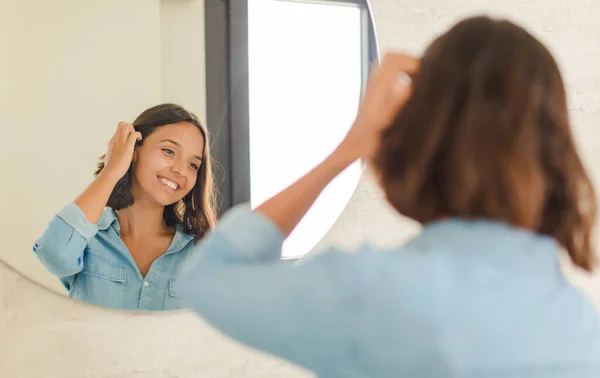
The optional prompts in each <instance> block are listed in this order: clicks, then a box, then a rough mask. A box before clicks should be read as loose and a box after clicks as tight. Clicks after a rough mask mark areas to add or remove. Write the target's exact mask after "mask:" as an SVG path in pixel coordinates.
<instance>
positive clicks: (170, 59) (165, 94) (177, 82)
mask: <svg viewBox="0 0 600 378" xmlns="http://www.w3.org/2000/svg"><path fill="white" fill-rule="evenodd" d="M160 36H161V45H160V47H161V57H162V65H161V83H162V102H174V103H177V104H180V105H182V106H184V107H185V108H187V109H189V110H191V111H192V112H194V113H195V114H196V115H197V116H198V117H199V118H200V120H202V121H203V122H206V75H205V71H206V70H205V67H206V62H205V57H204V1H203V0H161V1H160Z"/></svg>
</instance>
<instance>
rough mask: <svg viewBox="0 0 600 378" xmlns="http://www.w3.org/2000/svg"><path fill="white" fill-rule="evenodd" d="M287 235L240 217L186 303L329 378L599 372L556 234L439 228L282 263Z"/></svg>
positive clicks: (447, 224)
mask: <svg viewBox="0 0 600 378" xmlns="http://www.w3.org/2000/svg"><path fill="white" fill-rule="evenodd" d="M282 242H283V237H282V234H281V232H280V231H279V230H278V228H277V227H276V226H275V225H274V224H273V223H272V222H271V221H270V220H268V219H267V218H266V217H265V216H264V215H261V214H260V213H256V212H250V211H249V210H248V209H246V208H242V207H239V208H234V209H233V210H231V211H230V212H229V213H228V214H226V215H225V217H224V218H223V219H222V220H221V222H220V224H219V225H218V226H217V228H216V229H215V230H214V232H212V233H211V234H210V236H207V237H205V239H203V241H202V242H201V243H199V244H198V246H197V253H193V254H190V255H188V256H187V258H186V260H187V261H186V262H185V264H182V265H181V266H182V268H181V271H180V275H179V279H178V285H181V286H180V288H179V289H180V292H181V295H182V297H183V298H184V299H185V300H186V302H187V304H188V305H189V306H190V307H191V308H192V309H193V310H195V311H196V312H197V313H198V314H200V315H201V316H202V317H203V318H205V319H206V320H207V321H209V322H211V323H212V324H213V325H214V326H216V327H217V328H218V329H220V330H221V331H223V332H224V333H226V334H228V335H230V336H231V337H233V338H234V339H237V340H239V341H240V342H242V343H245V344H247V345H249V346H252V347H255V348H258V349H261V350H264V351H267V352H270V353H272V354H275V355H277V356H279V357H282V358H284V359H287V360H289V361H291V362H293V363H296V364H298V365H300V366H302V367H304V368H306V369H309V370H310V371H312V372H314V373H316V374H317V375H318V376H321V377H328V378H332V377H346V378H358V377H364V378H367V377H368V378H383V377H386V378H387V377H390V378H391V377H411V378H421V377H423V378H424V377H427V378H433V377H436V378H438V377H439V378H442V377H443V378H451V377H473V378H490V377H494V378H515V377H523V378H525V377H527V378H536V377H547V378H549V377H553V378H557V377H561V378H583V377H585V378H598V377H600V320H599V315H598V313H597V312H596V310H595V309H594V307H593V306H592V304H591V303H590V302H589V301H588V300H587V299H586V298H585V297H584V296H583V295H582V294H581V293H580V292H579V291H578V290H576V289H575V288H574V287H572V286H571V285H570V284H569V283H568V282H567V281H566V279H565V278H564V277H563V275H562V273H561V270H560V268H559V263H558V253H559V246H558V245H557V243H555V241H554V240H553V239H551V238H549V237H545V236H540V235H537V234H534V233H530V232H527V231H524V230H520V229H516V228H512V227H509V226H507V225H504V224H502V223H497V222H492V221H485V220H474V221H466V220H460V219H449V220H443V221H438V222H435V223H431V224H429V225H427V226H426V227H424V229H423V230H422V232H421V233H420V235H418V236H416V237H415V238H414V239H412V240H410V241H409V242H408V243H406V244H405V245H403V246H401V247H398V248H393V249H389V250H385V251H384V250H381V249H378V248H376V247H374V246H369V245H364V246H363V247H362V248H360V249H359V250H358V251H356V253H352V254H348V253H342V252H341V251H339V250H336V249H335V248H331V249H330V250H328V251H326V252H325V253H323V254H322V255H318V256H316V257H314V258H312V259H309V260H308V261H306V262H304V263H301V264H295V265H292V266H290V265H288V264H286V263H282V262H280V261H278V259H279V256H280V253H281V246H282Z"/></svg>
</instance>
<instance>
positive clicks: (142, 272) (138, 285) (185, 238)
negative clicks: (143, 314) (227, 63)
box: [34, 104, 215, 310]
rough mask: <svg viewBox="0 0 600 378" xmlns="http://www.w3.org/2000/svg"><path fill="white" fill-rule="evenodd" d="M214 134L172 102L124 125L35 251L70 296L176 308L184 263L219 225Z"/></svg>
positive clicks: (100, 302)
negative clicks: (178, 277)
mask: <svg viewBox="0 0 600 378" xmlns="http://www.w3.org/2000/svg"><path fill="white" fill-rule="evenodd" d="M210 164H211V161H210V154H209V149H208V133H207V131H206V129H205V127H204V126H203V125H202V124H201V123H200V122H199V121H198V118H197V117H196V116H195V115H194V114H192V113H190V112H188V111H187V110H185V109H184V108H182V107H180V106H178V105H174V104H163V105H158V106H155V107H153V108H150V109H147V110H146V111H144V112H143V113H142V114H141V115H140V116H139V117H138V118H137V119H136V120H135V121H134V122H133V124H129V123H126V122H121V123H120V124H119V127H118V129H117V131H116V133H115V134H114V136H113V138H112V139H111V141H110V142H109V148H108V153H107V154H106V155H104V156H102V157H101V159H100V163H99V165H98V170H97V171H96V176H97V177H96V180H94V182H93V183H92V184H91V185H90V186H89V187H88V188H87V189H86V190H85V191H84V192H83V193H82V194H81V195H80V196H79V197H78V198H77V199H76V200H75V201H74V202H72V203H69V204H68V205H67V206H65V207H64V208H63V209H62V210H61V211H60V212H59V213H58V214H57V215H56V216H55V217H54V219H53V220H52V221H51V222H50V224H49V226H48V228H47V229H46V231H45V232H44V234H43V235H42V237H41V238H40V239H39V240H38V241H37V242H36V243H35V246H34V251H35V253H36V255H37V257H38V258H39V259H40V261H41V262H42V264H43V265H44V266H45V267H46V269H47V270H48V271H50V272H51V273H52V274H54V275H55V276H57V277H58V278H59V280H60V281H61V283H62V284H63V286H64V287H65V288H66V289H67V290H68V291H69V296H70V297H73V298H77V299H80V300H83V301H86V302H89V303H93V304H97V305H101V306H104V307H110V308H116V309H127V310H174V309H179V308H181V307H180V303H179V300H178V296H177V293H176V292H175V290H174V286H175V285H174V278H173V276H174V274H175V271H176V270H177V268H178V265H179V262H180V261H181V259H182V258H183V257H184V256H185V255H187V254H188V253H189V251H191V250H192V247H193V246H194V242H195V241H197V240H199V239H201V238H202V237H203V236H204V234H205V233H206V232H207V231H208V230H209V229H210V228H211V227H212V226H213V225H214V223H215V210H214V195H213V193H214V192H213V189H212V188H213V182H212V180H213V179H212V173H211V165H210Z"/></svg>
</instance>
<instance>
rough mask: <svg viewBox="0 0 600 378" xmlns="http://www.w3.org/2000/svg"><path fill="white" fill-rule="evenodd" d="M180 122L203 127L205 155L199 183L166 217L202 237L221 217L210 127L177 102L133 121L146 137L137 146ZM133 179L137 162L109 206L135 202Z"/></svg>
mask: <svg viewBox="0 0 600 378" xmlns="http://www.w3.org/2000/svg"><path fill="white" fill-rule="evenodd" d="M178 122H189V123H191V124H193V125H195V126H196V127H198V129H200V132H201V133H202V136H203V137H204V156H203V157H202V164H201V165H200V169H199V170H198V177H197V180H196V185H194V188H192V190H191V191H190V192H189V193H188V194H186V196H185V197H184V198H183V199H182V201H181V202H180V203H175V204H171V205H167V206H165V210H164V213H163V218H164V220H165V222H166V223H167V225H169V226H175V225H176V224H178V223H181V224H183V229H184V231H185V232H186V233H188V234H191V235H194V236H195V237H196V239H200V238H202V237H203V236H204V234H205V233H206V232H207V231H209V230H210V229H211V228H212V227H213V226H214V225H215V223H216V219H217V215H216V210H215V209H216V190H215V186H214V178H213V174H212V161H211V156H210V149H209V146H210V144H209V134H208V130H207V129H206V127H205V126H204V125H203V124H202V123H201V122H200V120H199V119H198V117H196V115H195V114H194V113H191V112H189V111H187V110H186V109H184V108H183V107H181V106H179V105H175V104H161V105H157V106H154V107H152V108H149V109H146V110H145V111H144V112H142V114H140V115H139V116H138V117H137V118H136V119H135V121H133V127H134V129H135V130H136V131H139V132H140V133H141V134H142V140H141V141H138V142H137V146H141V145H142V144H143V143H144V141H145V140H146V137H148V135H150V134H152V133H153V132H155V131H156V130H157V129H158V128H159V127H161V126H165V125H170V124H174V123H178ZM105 157H106V155H103V156H101V157H100V162H99V163H98V169H97V170H96V173H95V174H96V175H98V174H99V173H100V172H101V171H102V169H104V159H105ZM132 178H133V163H132V165H131V166H130V167H129V170H128V171H127V173H126V174H125V176H123V177H122V178H121V179H120V180H119V182H118V183H117V185H116V186H115V188H114V189H113V191H112V193H111V195H110V198H109V199H108V204H107V206H108V207H111V208H113V209H115V210H120V209H124V208H126V207H128V206H131V205H132V204H133V202H134V198H133V195H132V194H131V183H132Z"/></svg>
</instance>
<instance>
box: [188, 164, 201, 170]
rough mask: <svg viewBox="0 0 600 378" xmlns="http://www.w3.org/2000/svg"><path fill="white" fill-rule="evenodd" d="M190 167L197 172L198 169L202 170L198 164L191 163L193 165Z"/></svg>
mask: <svg viewBox="0 0 600 378" xmlns="http://www.w3.org/2000/svg"><path fill="white" fill-rule="evenodd" d="M190 166H191V167H192V168H193V169H194V170H196V171H197V170H198V169H200V167H199V166H198V164H196V163H191V164H190Z"/></svg>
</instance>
